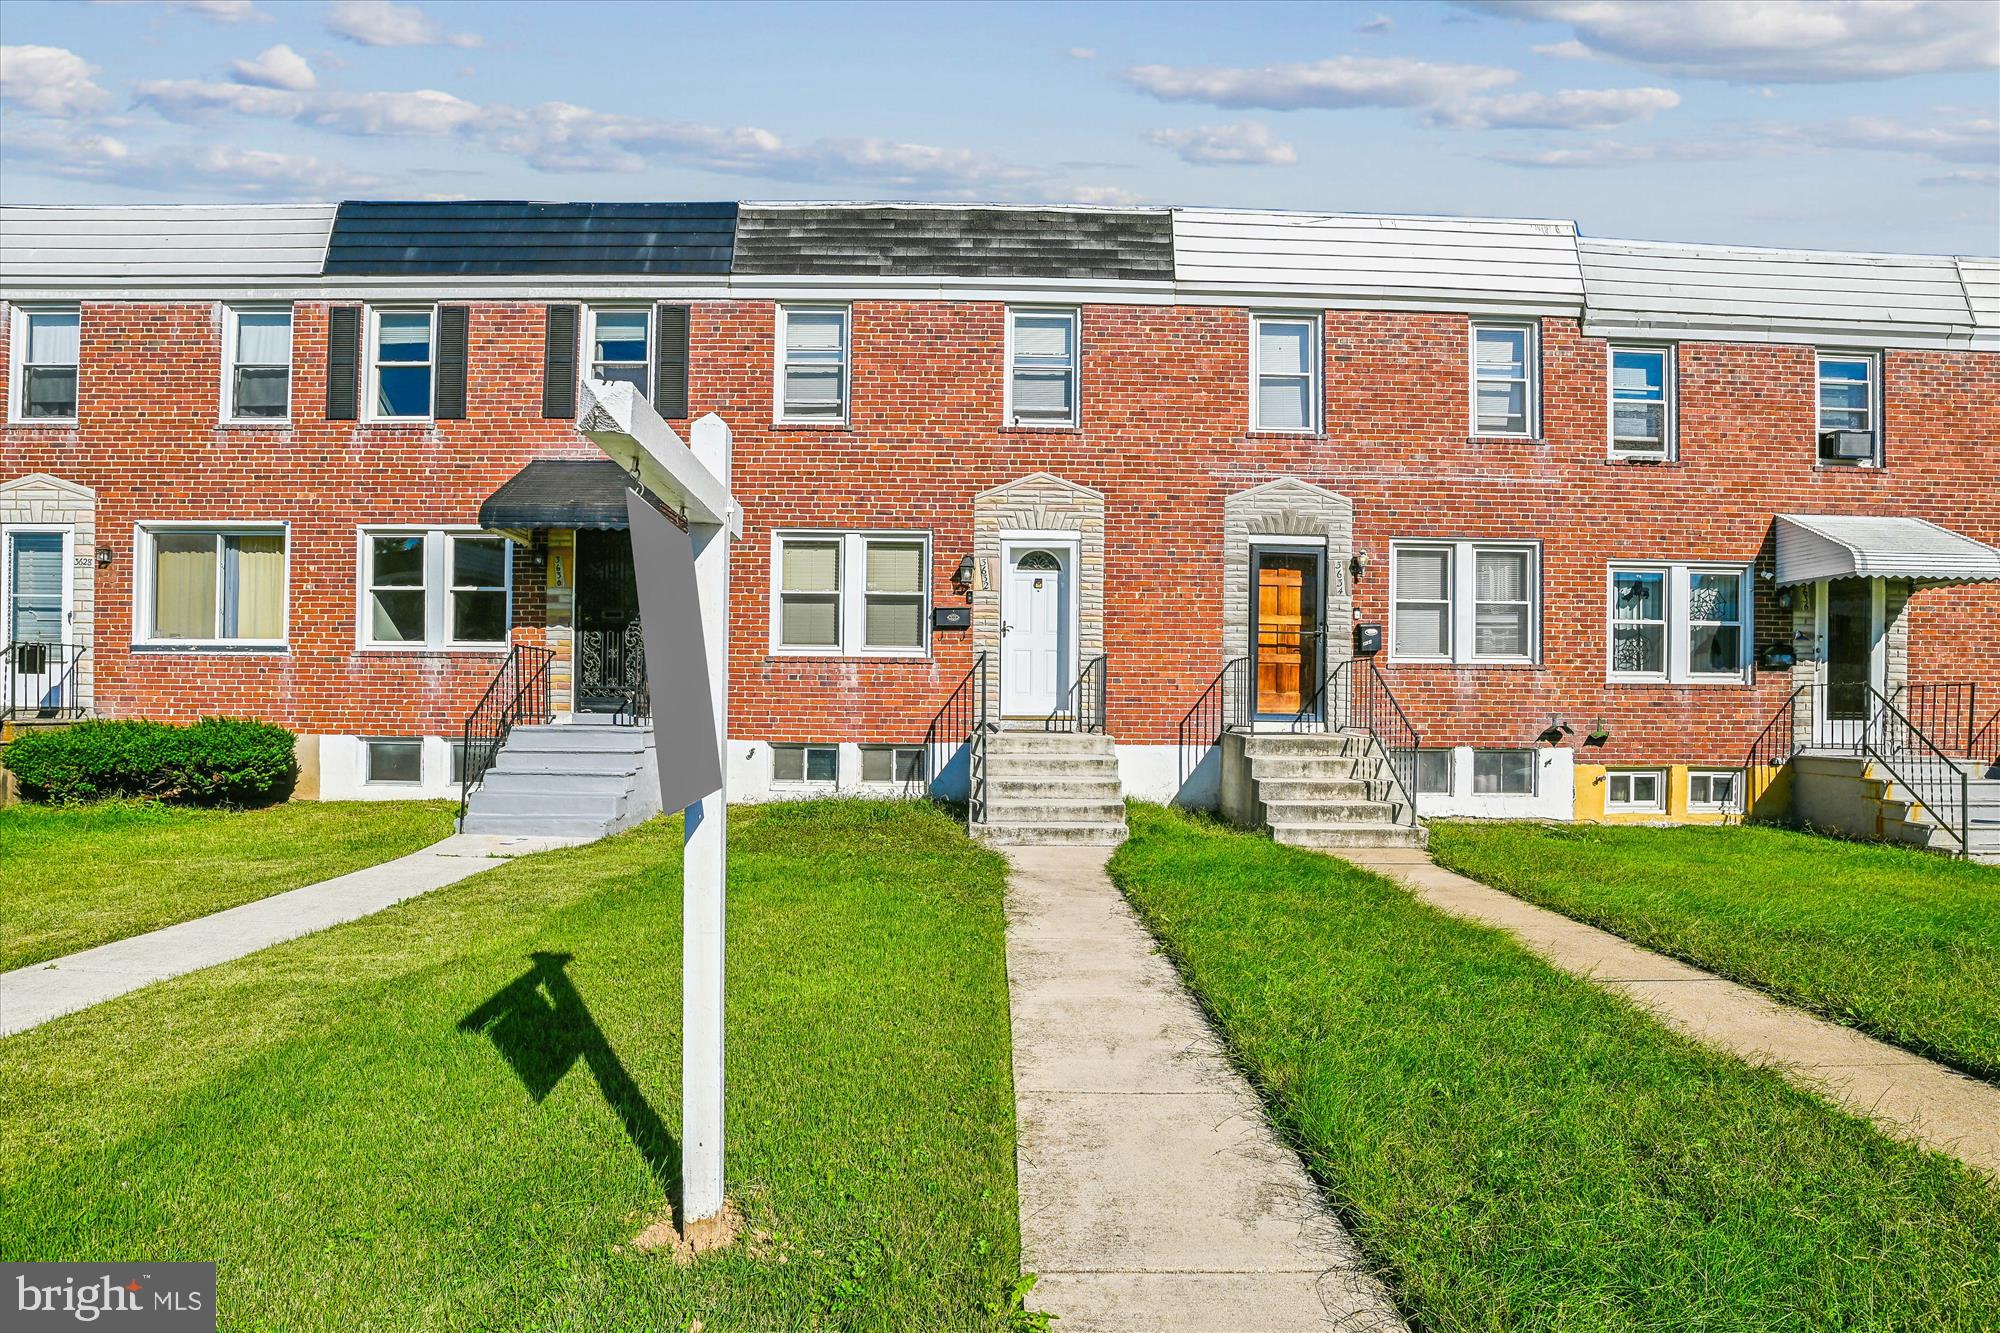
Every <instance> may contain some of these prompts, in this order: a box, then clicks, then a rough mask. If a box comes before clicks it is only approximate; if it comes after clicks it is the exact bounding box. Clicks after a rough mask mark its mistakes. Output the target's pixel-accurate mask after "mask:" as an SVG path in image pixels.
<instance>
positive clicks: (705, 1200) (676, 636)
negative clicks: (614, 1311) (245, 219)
mask: <svg viewBox="0 0 2000 1333" xmlns="http://www.w3.org/2000/svg"><path fill="white" fill-rule="evenodd" d="M579 401H580V405H581V408H582V410H581V411H580V412H579V413H578V415H577V422H576V428H577V430H578V431H579V432H580V433H582V434H583V435H584V436H585V437H586V438H588V439H589V440H590V441H591V442H592V443H593V444H595V445H596V446H597V447H598V448H599V449H601V450H602V451H603V452H604V454H605V455H606V456H607V457H609V458H610V459H612V460H613V461H614V462H616V463H618V464H619V465H620V466H622V467H624V468H625V469H626V470H627V471H628V472H629V473H630V474H631V475H632V478H633V485H632V486H631V487H630V488H629V489H628V490H627V491H626V495H625V503H626V512H627V517H628V519H629V521H630V523H631V529H632V563H633V569H634V572H635V574H636V576H637V582H638V589H639V619H640V633H641V634H642V635H643V636H644V639H645V649H646V684H647V688H648V690H649V692H650V694H651V696H652V701H653V739H654V745H653V753H654V756H655V759H656V762H657V764H658V768H659V778H660V801H661V808H662V809H663V810H664V811H666V812H667V813H669V814H671V813H673V812H674V811H676V810H683V811H685V812H686V814H685V818H684V820H683V825H684V832H683V834H682V843H681V870H682V875H681V994H682V1000H681V1137H682V1164H681V1188H680V1208H679V1218H678V1221H679V1225H680V1230H681V1235H682V1237H683V1239H684V1240H685V1241H686V1242H687V1244H688V1245H689V1246H690V1247H692V1248H693V1249H694V1250H696V1251H700V1250H703V1249H710V1248H714V1247H716V1246H720V1245H726V1244H728V1243H729V1241H730V1239H731V1238H732V1236H731V1225H732V1223H731V1219H730V1213H729V1211H728V1210H727V1209H726V1208H725V1206H724V1205H725V1200H724V1196H723V1179H722V1145H723V1034H722V1022H723V1007H722V1006H723V916H724V886H725V884H726V883H727V881H728V875H729V849H728V810H727V807H726V806H725V804H724V800H725V796H726V791H725V786H726V783H725V777H724V775H725V773H726V771H727V770H726V746H727V744H728V735H729V544H730V542H731V540H732V539H734V538H736V537H740V536H742V535H743V511H742V509H741V507H739V506H738V505H737V503H736V500H735V498H734V497H733V496H732V495H731V494H730V492H729V461H730V460H729V455H730V437H729V427H728V425H727V424H726V423H725V422H724V421H723V420H722V418H721V417H719V416H717V415H715V414H714V413H713V412H711V413H709V414H708V415H707V416H705V417H702V418H701V419H700V420H699V421H696V422H695V423H694V424H693V426H692V427H691V428H690V430H689V435H690V437H691V438H692V440H693V445H692V447H690V446H689V445H687V444H684V443H682V441H681V438H680V436H679V435H677V434H675V433H674V430H673V427H671V426H669V425H667V423H666V422H665V421H664V420H662V419H661V418H660V415H659V413H657V412H655V411H654V410H653V407H652V404H650V403H648V402H647V401H646V399H645V398H644V396H642V395H641V394H640V393H639V392H638V391H637V389H635V388H634V387H633V386H632V385H630V384H623V383H618V384H613V383H607V382H605V381H602V380H591V379H587V380H585V381H584V382H583V386H582V393H581V395H580V397H579ZM663 510H664V511H665V512H663ZM667 513H677V514H678V515H679V516H680V518H681V520H682V521H683V522H684V523H685V524H686V525H687V527H686V531H685V532H683V531H682V530H681V529H680V528H679V527H678V526H676V525H675V524H674V523H672V522H670V521H669V520H668V518H667V517H666V514H667Z"/></svg>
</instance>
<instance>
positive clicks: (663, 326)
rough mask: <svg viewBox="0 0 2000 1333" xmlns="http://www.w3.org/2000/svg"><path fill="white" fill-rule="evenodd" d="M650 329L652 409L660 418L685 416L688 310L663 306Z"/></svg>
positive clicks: (682, 306) (686, 409)
mask: <svg viewBox="0 0 2000 1333" xmlns="http://www.w3.org/2000/svg"><path fill="white" fill-rule="evenodd" d="M653 325H654V328H655V330H656V333H657V337H658V341H659V345H658V346H657V347H656V348H655V349H654V353H653V408H654V410H655V411H657V412H658V413H659V414H660V415H661V416H663V417H684V416H686V415H687V414H688V308H687V307H686V306H684V305H663V306H661V307H660V309H659V314H658V315H657V316H656V317H655V318H654V320H653Z"/></svg>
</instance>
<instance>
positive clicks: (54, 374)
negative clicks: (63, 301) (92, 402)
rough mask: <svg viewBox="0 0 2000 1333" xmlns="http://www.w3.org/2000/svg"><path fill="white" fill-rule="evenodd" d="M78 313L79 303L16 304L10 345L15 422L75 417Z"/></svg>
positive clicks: (10, 377) (79, 328) (12, 412)
mask: <svg viewBox="0 0 2000 1333" xmlns="http://www.w3.org/2000/svg"><path fill="white" fill-rule="evenodd" d="M81 334H82V316H81V315H80V314H79V312H78V310H77V307H75V306H66V307H62V308H57V309H43V310H36V309H30V308H26V307H22V306H15V307H14V327H13V331H12V337H11V341H10V345H11V346H12V347H13V349H14V356H13V361H14V364H13V365H12V366H11V367H10V369H11V371H12V374H10V375H9V376H8V382H9V383H10V384H12V385H13V402H12V403H11V404H9V407H10V411H9V413H8V416H9V417H10V418H11V419H12V420H15V421H46V422H73V421H75V420H76V376H77V350H78V348H79V346H80V345H81V344H80V339H81Z"/></svg>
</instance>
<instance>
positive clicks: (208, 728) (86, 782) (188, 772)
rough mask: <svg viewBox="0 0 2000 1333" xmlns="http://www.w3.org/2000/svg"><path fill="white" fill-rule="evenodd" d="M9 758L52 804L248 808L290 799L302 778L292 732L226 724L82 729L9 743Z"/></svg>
mask: <svg viewBox="0 0 2000 1333" xmlns="http://www.w3.org/2000/svg"><path fill="white" fill-rule="evenodd" d="M4 754H5V763H6V765H7V767H8V768H9V769H10V770H12V772H13V774H14V776H15V777H16V778H18V779H20V782H21V786H22V787H23V788H24V789H25V790H26V792H27V793H28V794H29V795H30V796H34V797H39V798H41V799H43V800H49V801H96V800H102V799H104V798H105V797H107V796H147V797H152V798H154V799H156V800H162V801H193V802H200V803H208V804H217V803H231V804H247V803H254V802H258V801H269V800H274V799H277V798H279V797H282V796H283V795H285V794H286V793H287V792H288V791H289V790H290V789H291V785H292V779H293V776H294V774H295V773H296V771H297V770H296V767H295V765H294V763H293V759H292V733H291V732H289V731H287V730H285V729H284V728H283V727H278V726H273V725H271V724H270V723H268V722H246V721H242V720H238V719H234V718H226V717H208V718H203V719H202V720H201V721H199V722H197V723H195V724H194V725H193V726H191V727H181V726H174V725H171V724H169V723H165V722H79V723H78V724H77V725H75V726H73V727H64V728H62V729H61V730H59V731H31V732H29V733H28V734H26V735H25V736H20V737H17V738H16V739H15V740H13V741H11V742H9V743H8V745H7V748H6V750H5V752H4Z"/></svg>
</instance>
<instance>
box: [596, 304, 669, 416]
mask: <svg viewBox="0 0 2000 1333" xmlns="http://www.w3.org/2000/svg"><path fill="white" fill-rule="evenodd" d="M583 347H584V357H585V360H586V361H587V362H588V365H587V366H586V371H587V373H588V374H589V376H590V378H592V379H599V380H607V381H610V382H612V383H624V384H630V385H632V386H633V387H634V388H636V389H637V390H638V391H639V396H640V397H641V398H651V397H652V396H653V308H652V307H651V306H596V305H593V306H585V307H584V325H583Z"/></svg>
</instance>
